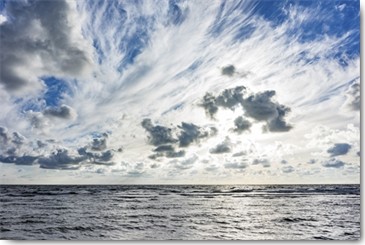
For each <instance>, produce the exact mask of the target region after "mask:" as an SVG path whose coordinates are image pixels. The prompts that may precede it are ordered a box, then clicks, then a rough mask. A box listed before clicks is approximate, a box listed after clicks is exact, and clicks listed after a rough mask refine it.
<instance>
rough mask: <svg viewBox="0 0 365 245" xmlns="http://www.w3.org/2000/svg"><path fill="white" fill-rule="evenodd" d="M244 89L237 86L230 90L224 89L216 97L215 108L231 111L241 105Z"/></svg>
mask: <svg viewBox="0 0 365 245" xmlns="http://www.w3.org/2000/svg"><path fill="white" fill-rule="evenodd" d="M245 92H246V87H244V86H237V87H235V88H231V89H225V90H223V92H222V93H221V94H220V95H218V96H217V98H216V99H215V103H216V105H217V106H220V107H223V108H227V109H231V110H233V109H234V108H235V107H236V106H238V105H240V104H242V103H243V95H244V93H245Z"/></svg>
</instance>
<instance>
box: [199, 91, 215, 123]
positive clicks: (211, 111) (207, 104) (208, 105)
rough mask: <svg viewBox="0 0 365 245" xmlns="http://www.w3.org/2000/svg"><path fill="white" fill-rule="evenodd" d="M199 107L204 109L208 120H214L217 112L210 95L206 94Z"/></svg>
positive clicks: (212, 97)
mask: <svg viewBox="0 0 365 245" xmlns="http://www.w3.org/2000/svg"><path fill="white" fill-rule="evenodd" d="M199 105H200V106H202V107H203V108H204V109H205V113H206V114H207V115H208V116H209V117H210V118H214V115H215V114H216V113H217V111H218V106H217V105H216V101H215V97H214V96H213V95H212V94H211V93H206V94H205V95H204V97H203V100H202V102H201V103H200V104H199Z"/></svg>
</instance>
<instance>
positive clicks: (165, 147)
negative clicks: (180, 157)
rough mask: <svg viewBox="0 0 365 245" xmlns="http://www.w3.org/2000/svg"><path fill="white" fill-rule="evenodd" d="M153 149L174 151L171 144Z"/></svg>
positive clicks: (156, 150)
mask: <svg viewBox="0 0 365 245" xmlns="http://www.w3.org/2000/svg"><path fill="white" fill-rule="evenodd" d="M153 151H155V152H165V151H174V147H173V146H172V145H160V146H158V147H157V148H155V149H154V150H153Z"/></svg>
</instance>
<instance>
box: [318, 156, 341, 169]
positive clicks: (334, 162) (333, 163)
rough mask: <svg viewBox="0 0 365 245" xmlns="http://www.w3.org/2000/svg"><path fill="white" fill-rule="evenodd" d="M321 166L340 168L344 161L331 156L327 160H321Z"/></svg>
mask: <svg viewBox="0 0 365 245" xmlns="http://www.w3.org/2000/svg"><path fill="white" fill-rule="evenodd" d="M322 166H323V167H326V168H342V167H343V166H345V163H344V162H343V161H341V160H338V159H336V158H331V159H330V160H328V161H324V162H322Z"/></svg>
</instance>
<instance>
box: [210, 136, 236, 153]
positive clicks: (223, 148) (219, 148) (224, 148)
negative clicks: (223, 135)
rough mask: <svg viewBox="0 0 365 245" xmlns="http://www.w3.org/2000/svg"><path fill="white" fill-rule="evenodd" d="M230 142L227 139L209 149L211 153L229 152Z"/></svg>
mask: <svg viewBox="0 0 365 245" xmlns="http://www.w3.org/2000/svg"><path fill="white" fill-rule="evenodd" d="M230 145H231V144H230V142H229V140H228V139H226V140H225V141H223V142H222V143H220V144H218V145H216V146H215V147H213V148H212V149H210V150H209V152H210V153H211V154H223V153H229V152H231V147H230Z"/></svg>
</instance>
